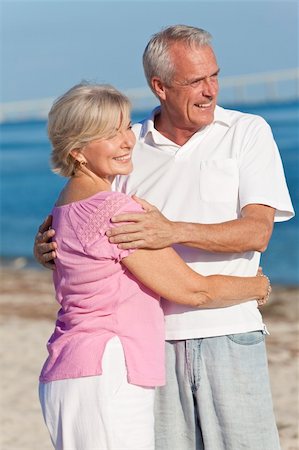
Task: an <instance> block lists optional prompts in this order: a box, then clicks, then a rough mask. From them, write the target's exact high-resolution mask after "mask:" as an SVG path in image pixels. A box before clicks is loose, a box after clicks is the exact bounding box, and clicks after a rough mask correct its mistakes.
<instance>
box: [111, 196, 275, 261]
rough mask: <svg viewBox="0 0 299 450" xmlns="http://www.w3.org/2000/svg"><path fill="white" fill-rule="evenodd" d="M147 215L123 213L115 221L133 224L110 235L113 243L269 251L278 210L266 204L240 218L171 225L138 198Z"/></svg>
mask: <svg viewBox="0 0 299 450" xmlns="http://www.w3.org/2000/svg"><path fill="white" fill-rule="evenodd" d="M135 200H137V201H138V202H139V203H140V204H141V205H142V206H143V208H144V209H145V211H146V214H143V213H140V214H139V213H136V214H121V215H119V216H116V217H114V218H113V219H112V220H113V222H130V223H129V224H124V225H121V226H119V227H115V228H113V229H110V230H109V231H108V232H107V235H108V236H109V240H110V242H113V243H117V244H119V247H120V248H124V249H127V248H149V249H157V248H164V247H168V246H170V245H173V244H183V245H187V246H189V247H196V248H201V249H203V250H206V251H208V252H221V253H242V252H246V251H253V250H255V251H259V252H263V251H265V250H266V248H267V245H268V243H269V240H270V237H271V234H272V230H273V222H274V214H275V209H274V208H271V207H269V206H266V205H260V204H252V205H247V206H245V207H244V208H243V210H242V216H241V217H240V218H239V219H235V220H231V221H227V222H223V223H217V224H200V223H187V222H171V221H170V220H168V219H166V217H164V216H163V215H162V214H161V213H160V212H159V211H158V209H157V208H155V207H154V206H152V205H150V204H149V203H147V202H146V201H144V200H140V199H138V198H136V197H135Z"/></svg>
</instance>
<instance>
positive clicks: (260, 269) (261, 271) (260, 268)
mask: <svg viewBox="0 0 299 450" xmlns="http://www.w3.org/2000/svg"><path fill="white" fill-rule="evenodd" d="M257 275H263V268H262V267H261V266H259V268H258V269H257Z"/></svg>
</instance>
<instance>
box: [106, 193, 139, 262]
mask: <svg viewBox="0 0 299 450" xmlns="http://www.w3.org/2000/svg"><path fill="white" fill-rule="evenodd" d="M136 212H137V213H144V210H143V209H142V207H141V206H140V205H139V204H138V203H137V202H135V201H134V200H133V199H132V198H131V197H129V196H128V201H127V202H126V203H125V204H123V205H122V206H120V207H119V208H118V210H117V211H116V212H115V213H114V214H113V215H114V216H116V215H119V214H124V213H133V214H134V213H136ZM111 217H112V216H111ZM124 223H125V222H121V223H114V222H111V220H109V224H108V227H107V230H108V228H117V227H119V226H121V225H123V224H124ZM107 230H106V231H107ZM106 239H107V237H106ZM107 241H108V239H107ZM108 245H109V247H110V250H111V256H112V257H113V258H114V259H115V260H116V261H121V260H122V259H123V258H125V257H126V256H129V255H130V254H132V253H133V252H135V251H136V250H137V249H127V250H126V249H120V248H118V246H117V244H111V243H110V242H109V241H108Z"/></svg>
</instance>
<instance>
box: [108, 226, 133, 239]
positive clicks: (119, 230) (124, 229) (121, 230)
mask: <svg viewBox="0 0 299 450" xmlns="http://www.w3.org/2000/svg"><path fill="white" fill-rule="evenodd" d="M138 231H140V227H137V226H136V225H135V224H128V225H123V226H119V227H116V228H110V229H109V230H107V231H106V235H107V236H109V237H110V236H118V235H120V234H126V233H136V232H138Z"/></svg>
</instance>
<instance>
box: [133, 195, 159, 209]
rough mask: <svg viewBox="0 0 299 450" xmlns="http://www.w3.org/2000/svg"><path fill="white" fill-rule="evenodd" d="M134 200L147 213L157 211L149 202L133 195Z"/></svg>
mask: <svg viewBox="0 0 299 450" xmlns="http://www.w3.org/2000/svg"><path fill="white" fill-rule="evenodd" d="M132 199H133V200H135V202H136V203H138V204H139V205H141V206H142V208H143V209H144V210H145V211H151V210H153V209H157V208H156V207H155V206H154V205H151V204H150V203H149V202H147V201H146V200H144V199H143V198H139V197H137V196H136V195H132Z"/></svg>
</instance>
